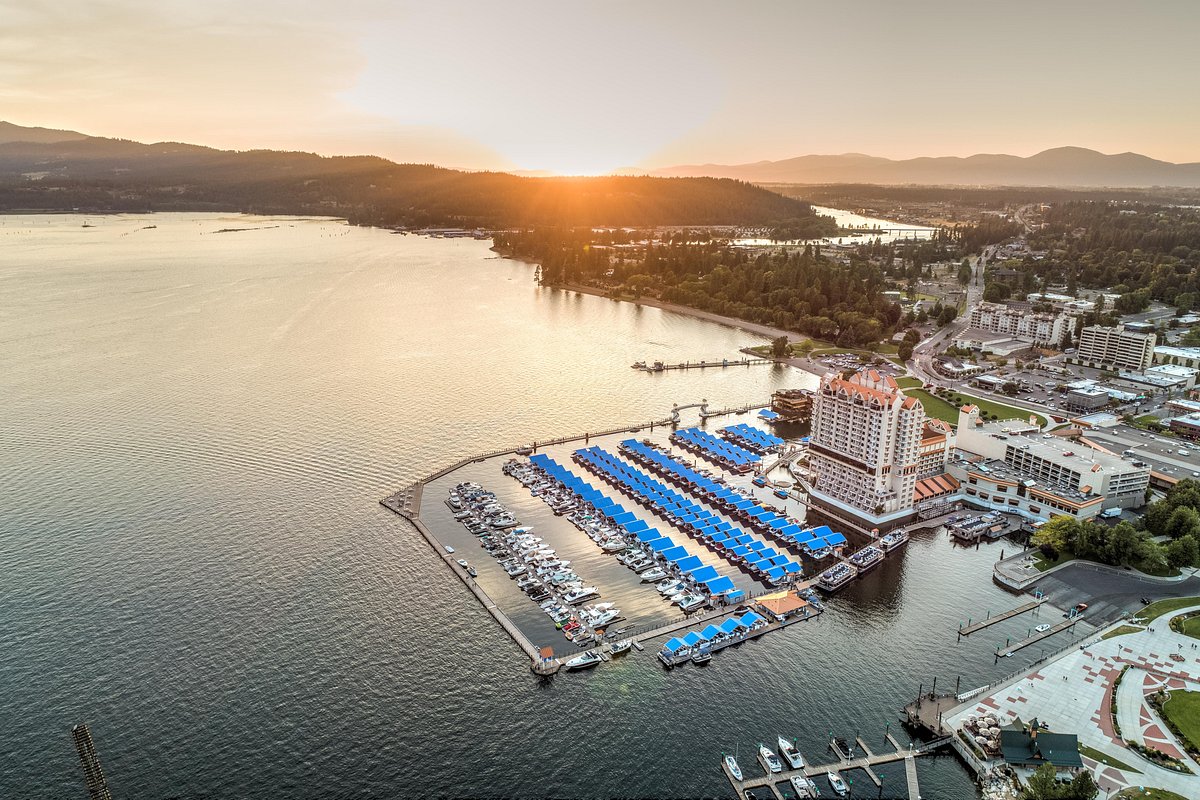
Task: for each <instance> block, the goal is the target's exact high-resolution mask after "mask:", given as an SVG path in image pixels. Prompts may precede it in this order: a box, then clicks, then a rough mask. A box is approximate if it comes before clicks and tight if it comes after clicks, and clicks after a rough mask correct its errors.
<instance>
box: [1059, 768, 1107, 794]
mask: <svg viewBox="0 0 1200 800" xmlns="http://www.w3.org/2000/svg"><path fill="white" fill-rule="evenodd" d="M1099 794H1100V787H1099V786H1097V785H1096V781H1095V780H1094V779H1093V778H1092V773H1090V772H1088V771H1087V770H1086V769H1085V770H1083V771H1082V772H1080V773H1078V774H1077V775H1076V776H1075V777H1074V778H1072V779H1071V783H1070V785H1068V786H1067V793H1066V794H1065V795H1063V796H1064V797H1066V798H1069V800H1096V797H1097V796H1098V795H1099Z"/></svg>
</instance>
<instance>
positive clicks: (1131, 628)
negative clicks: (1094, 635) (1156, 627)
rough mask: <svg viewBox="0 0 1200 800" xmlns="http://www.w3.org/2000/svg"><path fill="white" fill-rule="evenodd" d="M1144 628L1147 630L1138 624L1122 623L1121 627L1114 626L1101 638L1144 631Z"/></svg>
mask: <svg viewBox="0 0 1200 800" xmlns="http://www.w3.org/2000/svg"><path fill="white" fill-rule="evenodd" d="M1143 630H1145V628H1139V627H1137V626H1136V625H1121V626H1119V627H1116V628H1113V629H1112V630H1111V631H1109V632H1108V633H1106V634H1104V635H1103V636H1101V637H1100V638H1101V639H1111V638H1113V637H1114V636H1124V635H1125V634H1127V633H1137V632H1138V631H1143Z"/></svg>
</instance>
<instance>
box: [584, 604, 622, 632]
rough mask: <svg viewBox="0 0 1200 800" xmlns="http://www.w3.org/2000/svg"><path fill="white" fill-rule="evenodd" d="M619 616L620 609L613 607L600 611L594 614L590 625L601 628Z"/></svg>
mask: <svg viewBox="0 0 1200 800" xmlns="http://www.w3.org/2000/svg"><path fill="white" fill-rule="evenodd" d="M619 616H621V611H620V609H616V608H614V609H612V610H610V611H601V612H600V613H599V614H598V615H596V616H595V617H594V618H593V619H592V620H591V623H592V627H593V628H603V627H604V626H605V625H607V624H609V623H610V622H612V621H614V620H615V619H617V617H619Z"/></svg>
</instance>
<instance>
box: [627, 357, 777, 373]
mask: <svg viewBox="0 0 1200 800" xmlns="http://www.w3.org/2000/svg"><path fill="white" fill-rule="evenodd" d="M774 363H775V361H774V360H772V359H770V358H738V359H732V360H731V359H728V358H722V359H714V360H712V361H684V362H683V363H682V364H664V363H663V362H661V361H651V362H649V363H647V362H645V361H639V362H637V363H636V364H634V365H633V368H634V369H636V370H640V371H641V372H666V371H668V370H672V369H709V368H710V367H718V368H722V369H723V368H725V367H750V366H754V365H756V364H774Z"/></svg>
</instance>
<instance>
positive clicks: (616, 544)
mask: <svg viewBox="0 0 1200 800" xmlns="http://www.w3.org/2000/svg"><path fill="white" fill-rule="evenodd" d="M600 549H601V550H603V551H604V552H606V553H619V552H621V551H622V550H627V549H629V545H628V544H627V543H626V542H622V541H621V540H620V539H608V540H607V541H605V542H604V544H602V545H600Z"/></svg>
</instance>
